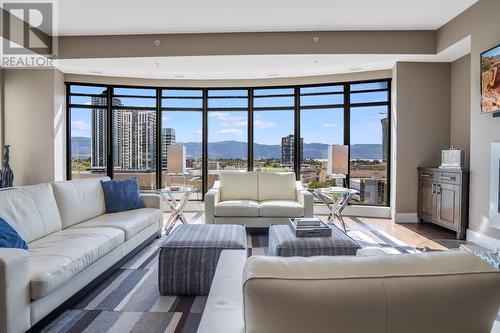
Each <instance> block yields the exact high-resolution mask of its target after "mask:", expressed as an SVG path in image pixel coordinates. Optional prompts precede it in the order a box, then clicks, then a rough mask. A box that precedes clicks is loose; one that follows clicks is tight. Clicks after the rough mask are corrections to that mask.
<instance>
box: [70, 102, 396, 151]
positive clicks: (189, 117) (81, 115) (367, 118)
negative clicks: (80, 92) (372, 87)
mask: <svg viewBox="0 0 500 333" xmlns="http://www.w3.org/2000/svg"><path fill="white" fill-rule="evenodd" d="M370 94H376V93H367V94H364V95H363V96H362V97H361V98H358V101H359V102H360V103H361V102H363V101H370V100H373V98H376V95H373V96H371V95H370ZM194 101H195V102H196V103H195V102H190V103H193V105H191V104H188V105H187V107H191V106H193V107H198V106H199V105H198V104H197V103H198V102H197V100H196V99H195V100H194ZM85 102H87V101H85ZM85 102H84V103H80V104H85ZM124 102H126V101H125V100H124ZM327 102H328V97H327V96H318V99H317V101H316V103H318V104H321V103H327ZM76 103H78V101H76ZM87 103H88V102H87ZM226 103H228V104H229V105H230V104H231V103H233V105H234V103H235V101H234V100H233V101H232V99H229V100H228V101H226ZM124 104H125V103H124ZM134 104H135V105H141V106H144V107H150V106H154V100H152V99H147V98H135V99H134ZM269 104H272V103H271V102H269ZM387 112H388V107H387V106H371V107H363V108H355V107H353V108H351V124H352V125H351V144H360V143H374V142H377V143H381V142H382V140H383V136H382V133H381V123H380V120H381V119H382V118H384V117H387ZM247 116H248V113H247V112H246V111H222V112H221V111H209V112H208V127H209V128H208V129H209V141H210V142H217V141H226V140H235V141H241V142H245V141H246V140H247V125H248V122H247ZM90 118H91V117H90V115H89V112H88V109H78V108H73V109H72V120H71V127H72V136H81V137H91V119H90ZM201 123H202V115H201V112H187V111H163V112H162V128H175V129H176V132H177V138H176V139H177V141H179V142H201V139H202V133H201V131H202V124H201ZM354 124H355V126H353V125H354ZM293 127H294V125H293V111H274V110H273V111H255V112H254V142H256V143H260V144H281V138H282V137H284V136H287V135H289V134H290V133H293ZM343 127H344V126H343V109H341V108H339V109H307V110H302V111H301V137H303V138H304V142H305V143H327V144H342V143H343V132H344V128H343Z"/></svg>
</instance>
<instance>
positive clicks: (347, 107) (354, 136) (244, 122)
mask: <svg viewBox="0 0 500 333" xmlns="http://www.w3.org/2000/svg"><path fill="white" fill-rule="evenodd" d="M390 103H391V92H390V80H389V79H386V80H376V81H363V82H347V83H335V84H321V85H304V86H283V87H255V88H196V89H195V88H163V87H130V86H117V85H97V84H96V85H93V84H80V83H67V115H68V119H67V120H68V122H67V124H68V126H67V132H68V135H67V137H68V163H67V165H68V178H69V179H83V178H91V177H102V176H104V175H108V176H110V177H112V178H115V179H120V178H125V177H130V176H135V177H137V178H138V180H139V182H140V187H141V189H142V190H143V191H152V190H155V189H157V188H162V187H166V186H172V185H187V186H190V187H194V188H196V189H198V190H199V194H198V195H195V196H193V197H192V198H193V199H195V200H196V199H197V200H201V199H203V193H205V192H206V191H207V190H208V189H209V188H210V187H211V186H212V185H213V183H214V182H215V181H217V180H218V179H219V175H220V173H221V172H239V171H245V170H255V171H259V172H267V171H294V172H295V173H296V174H297V179H300V180H301V181H302V182H303V183H304V185H305V186H306V187H308V188H317V187H325V186H334V185H343V186H349V187H351V188H355V189H357V190H358V191H359V195H357V196H356V197H355V198H354V199H355V200H354V202H353V203H354V204H364V205H381V206H387V205H388V204H389V174H390V158H389V156H390V123H391V122H390ZM297 142H299V144H298V145H297V144H296V143H297ZM338 146H344V147H340V148H341V149H344V151H347V154H344V155H342V154H340V155H339V154H338V153H332V152H335V151H336V149H337V148H339V147H338ZM345 146H347V147H345ZM347 148H348V150H346V149H347ZM339 165H340V169H339ZM342 170H343V171H342ZM339 172H341V174H339Z"/></svg>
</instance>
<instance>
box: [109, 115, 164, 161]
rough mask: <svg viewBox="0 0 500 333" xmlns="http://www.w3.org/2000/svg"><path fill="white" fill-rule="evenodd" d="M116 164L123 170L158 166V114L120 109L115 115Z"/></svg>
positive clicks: (114, 143)
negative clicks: (156, 142)
mask: <svg viewBox="0 0 500 333" xmlns="http://www.w3.org/2000/svg"><path fill="white" fill-rule="evenodd" d="M113 125H114V128H113V131H114V133H113V136H114V141H113V147H114V154H115V159H114V166H115V168H119V169H122V170H151V169H155V168H156V144H155V139H156V115H155V113H154V112H152V111H129V110H119V111H117V112H115V114H114V116H113Z"/></svg>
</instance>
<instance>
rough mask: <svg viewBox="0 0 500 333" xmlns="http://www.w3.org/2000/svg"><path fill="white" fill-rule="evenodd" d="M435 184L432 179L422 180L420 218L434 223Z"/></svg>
mask: <svg viewBox="0 0 500 333" xmlns="http://www.w3.org/2000/svg"><path fill="white" fill-rule="evenodd" d="M434 192H435V184H434V183H433V181H432V179H428V178H421V180H420V198H419V199H420V218H421V219H424V220H426V221H430V222H433V221H435V220H436V195H435V193H434Z"/></svg>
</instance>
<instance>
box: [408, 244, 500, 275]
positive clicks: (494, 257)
mask: <svg viewBox="0 0 500 333" xmlns="http://www.w3.org/2000/svg"><path fill="white" fill-rule="evenodd" d="M434 251H467V252H469V253H472V254H474V255H476V256H478V257H479V258H481V259H483V260H484V261H486V262H487V263H488V264H490V265H491V266H493V267H495V268H497V269H500V251H499V249H490V248H488V247H486V246H484V245H482V244H478V243H474V242H470V241H464V240H457V239H430V240H426V241H424V242H422V243H420V244H417V245H416V246H415V248H414V250H413V253H422V252H434Z"/></svg>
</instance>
